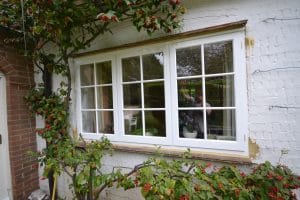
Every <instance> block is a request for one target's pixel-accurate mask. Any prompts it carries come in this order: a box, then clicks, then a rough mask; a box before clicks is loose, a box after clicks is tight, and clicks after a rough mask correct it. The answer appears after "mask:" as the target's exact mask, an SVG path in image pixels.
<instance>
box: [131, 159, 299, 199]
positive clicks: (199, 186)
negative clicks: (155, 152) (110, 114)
mask: <svg viewBox="0 0 300 200" xmlns="http://www.w3.org/2000/svg"><path fill="white" fill-rule="evenodd" d="M133 182H134V183H135V185H136V186H139V187H141V193H142V195H143V196H144V197H145V199H147V200H154V199H176V200H177V199H179V200H190V199H199V200H200V199H239V200H241V199H274V200H283V199H296V197H295V195H294V194H293V192H292V190H293V189H297V188H299V187H300V180H299V176H296V175H294V174H293V173H292V171H291V170H290V169H288V167H286V166H283V165H278V166H272V165H271V164H270V162H265V163H263V164H259V165H257V166H255V167H254V168H253V171H252V172H251V173H248V174H245V173H244V172H242V171H241V170H239V169H238V168H237V167H236V166H234V165H229V164H228V165H225V166H223V167H221V168H220V167H216V166H213V164H211V163H205V162H203V161H195V160H191V159H187V158H185V159H182V160H178V159H177V160H172V161H167V160H165V159H163V158H152V159H150V160H148V161H147V162H146V163H144V167H142V168H140V169H139V170H138V171H137V173H136V176H135V180H134V181H133Z"/></svg>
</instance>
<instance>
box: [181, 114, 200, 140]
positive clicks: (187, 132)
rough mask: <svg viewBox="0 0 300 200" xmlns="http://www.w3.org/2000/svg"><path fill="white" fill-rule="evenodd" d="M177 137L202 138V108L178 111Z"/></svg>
mask: <svg viewBox="0 0 300 200" xmlns="http://www.w3.org/2000/svg"><path fill="white" fill-rule="evenodd" d="M179 137H181V138H200V139H203V138H204V123H203V111H202V110H180V111H179Z"/></svg>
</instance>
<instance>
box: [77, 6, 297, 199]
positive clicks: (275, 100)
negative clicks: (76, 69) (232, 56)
mask: <svg viewBox="0 0 300 200" xmlns="http://www.w3.org/2000/svg"><path fill="white" fill-rule="evenodd" d="M185 4H186V7H187V8H188V12H187V13H186V15H185V16H184V19H183V22H184V25H183V27H182V30H181V31H182V32H184V31H189V30H195V29H199V28H205V27H210V26H214V25H218V24H223V23H229V22H234V21H239V20H244V19H247V20H248V23H247V26H246V36H247V37H249V38H252V39H253V40H254V46H253V47H249V48H247V52H246V56H247V57H246V59H247V86H248V110H249V112H248V120H249V121H248V130H249V136H250V138H251V139H253V140H254V141H256V143H257V144H258V145H259V147H260V154H259V156H258V157H257V158H256V159H255V160H254V162H257V163H259V162H263V161H265V160H269V161H271V162H272V163H273V164H276V163H277V162H278V161H279V159H280V157H281V151H282V150H287V151H288V153H287V154H286V155H283V156H282V157H281V160H280V161H281V163H282V164H285V165H288V166H289V167H290V168H291V169H292V170H293V171H294V172H296V173H297V174H300V1H299V0H251V1H250V0H240V1H238V0H226V1H223V0H185ZM113 33H114V34H113V35H111V34H105V35H104V36H102V37H101V38H99V39H97V40H96V42H94V43H93V44H92V45H91V47H90V48H89V49H88V50H86V51H90V50H95V49H100V48H105V47H111V46H116V45H121V44H125V43H129V42H136V41H140V40H145V39H149V37H148V36H147V35H146V34H144V33H135V30H134V28H132V27H130V26H128V24H125V23H124V24H121V25H118V26H117V27H115V28H114V29H113ZM159 35H160V34H156V35H154V36H153V37H157V36H159ZM73 91H74V90H73ZM73 99H74V98H73ZM74 126H76V125H74ZM145 158H146V156H144V155H141V154H130V153H122V152H117V153H116V155H115V156H114V157H113V158H106V159H105V160H104V161H105V164H106V167H107V168H108V169H109V168H111V167H112V166H114V165H123V166H125V167H132V166H133V165H134V164H138V163H141V162H142V160H144V159H145ZM107 194H110V195H108V196H107V199H120V195H125V194H126V195H125V196H127V197H128V195H129V197H130V196H131V197H132V198H131V199H139V198H138V197H137V196H134V197H133V196H132V193H124V192H123V191H118V192H116V191H115V192H114V193H112V192H111V190H109V191H108V192H107ZM135 195H136V193H135ZM127 197H125V198H124V199H130V198H129V197H128V198H127Z"/></svg>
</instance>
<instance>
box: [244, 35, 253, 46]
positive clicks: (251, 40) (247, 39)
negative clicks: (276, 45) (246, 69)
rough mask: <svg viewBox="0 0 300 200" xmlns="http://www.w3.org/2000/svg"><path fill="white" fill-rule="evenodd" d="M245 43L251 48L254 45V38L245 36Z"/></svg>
mask: <svg viewBox="0 0 300 200" xmlns="http://www.w3.org/2000/svg"><path fill="white" fill-rule="evenodd" d="M245 44H246V47H247V48H253V47H254V39H253V38H250V37H246V38H245Z"/></svg>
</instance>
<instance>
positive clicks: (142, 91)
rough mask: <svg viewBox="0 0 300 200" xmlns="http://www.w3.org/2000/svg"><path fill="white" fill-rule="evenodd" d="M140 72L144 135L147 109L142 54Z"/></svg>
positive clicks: (144, 132) (144, 133)
mask: <svg viewBox="0 0 300 200" xmlns="http://www.w3.org/2000/svg"><path fill="white" fill-rule="evenodd" d="M140 72H141V83H140V84H141V103H142V108H141V112H142V127H143V136H145V135H146V130H145V127H146V125H145V123H146V122H145V111H144V107H145V104H144V76H143V59H142V56H140Z"/></svg>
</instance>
